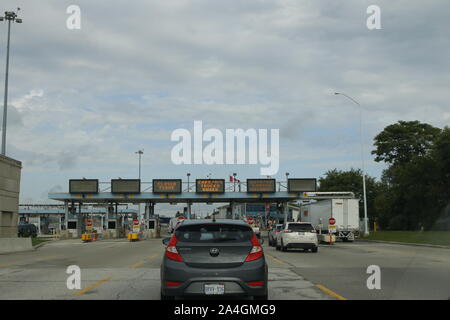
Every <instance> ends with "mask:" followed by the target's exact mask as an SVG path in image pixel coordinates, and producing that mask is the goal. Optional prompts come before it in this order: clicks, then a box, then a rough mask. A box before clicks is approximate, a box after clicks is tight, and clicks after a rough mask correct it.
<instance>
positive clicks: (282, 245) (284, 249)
mask: <svg viewBox="0 0 450 320" xmlns="http://www.w3.org/2000/svg"><path fill="white" fill-rule="evenodd" d="M281 251H283V252H286V251H287V248H286V247H285V246H284V244H283V241H281Z"/></svg>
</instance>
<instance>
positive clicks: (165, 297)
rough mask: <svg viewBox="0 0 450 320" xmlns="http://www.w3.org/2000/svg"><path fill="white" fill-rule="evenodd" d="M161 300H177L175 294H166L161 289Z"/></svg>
mask: <svg viewBox="0 0 450 320" xmlns="http://www.w3.org/2000/svg"><path fill="white" fill-rule="evenodd" d="M161 300H162V301H170V300H175V297H173V296H166V295H164V294H163V293H162V291H161Z"/></svg>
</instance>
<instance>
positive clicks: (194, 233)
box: [175, 223, 253, 243]
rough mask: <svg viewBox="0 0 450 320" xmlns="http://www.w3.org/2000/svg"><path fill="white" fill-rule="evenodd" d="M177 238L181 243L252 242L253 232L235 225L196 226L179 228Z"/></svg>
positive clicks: (248, 228)
mask: <svg viewBox="0 0 450 320" xmlns="http://www.w3.org/2000/svg"><path fill="white" fill-rule="evenodd" d="M175 236H176V237H177V239H178V240H179V241H181V242H201V243H213V242H231V243H233V242H244V241H250V239H251V237H252V236H253V230H252V229H251V228H250V227H248V226H243V225H235V224H221V223H211V224H194V225H184V226H180V227H178V229H176V231H175Z"/></svg>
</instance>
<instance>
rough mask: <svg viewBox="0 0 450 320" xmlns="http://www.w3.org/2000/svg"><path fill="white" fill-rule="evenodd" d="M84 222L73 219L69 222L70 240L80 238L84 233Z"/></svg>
mask: <svg viewBox="0 0 450 320" xmlns="http://www.w3.org/2000/svg"><path fill="white" fill-rule="evenodd" d="M81 226H82V221H81V219H79V218H72V219H70V218H69V219H68V220H67V233H68V236H69V238H78V237H80V236H81V233H82V228H81Z"/></svg>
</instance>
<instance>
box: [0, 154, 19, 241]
mask: <svg viewBox="0 0 450 320" xmlns="http://www.w3.org/2000/svg"><path fill="white" fill-rule="evenodd" d="M21 170H22V163H21V162H20V161H17V160H14V159H11V158H8V157H5V156H2V155H0V238H15V237H17V223H18V220H19V219H18V212H19V192H20V172H21Z"/></svg>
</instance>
